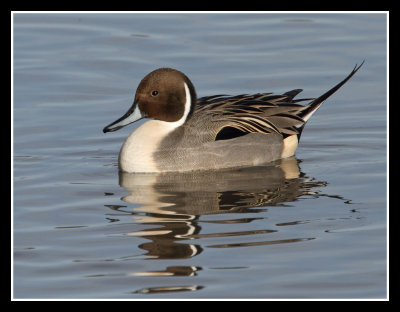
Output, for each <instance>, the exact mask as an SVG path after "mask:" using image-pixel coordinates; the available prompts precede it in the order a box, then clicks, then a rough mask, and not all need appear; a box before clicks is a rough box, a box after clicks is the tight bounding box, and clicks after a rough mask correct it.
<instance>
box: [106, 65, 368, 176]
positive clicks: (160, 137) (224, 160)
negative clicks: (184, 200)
mask: <svg viewBox="0 0 400 312" xmlns="http://www.w3.org/2000/svg"><path fill="white" fill-rule="evenodd" d="M363 63H364V62H363ZM363 63H362V64H363ZM362 64H361V65H362ZM361 65H360V66H358V67H357V66H356V67H355V68H354V69H353V71H352V72H351V73H350V74H349V75H348V76H347V77H346V78H345V79H344V80H343V81H341V82H340V83H339V84H337V85H336V86H335V87H333V88H332V89H330V90H329V91H328V92H326V93H324V94H323V95H321V96H320V97H318V98H316V99H300V100H297V99H294V97H295V96H296V95H297V94H298V93H300V92H301V90H300V89H296V90H292V91H289V92H287V93H285V94H283V95H272V94H271V93H264V94H255V95H239V96H233V97H231V96H221V95H218V96H211V97H203V98H199V99H197V98H196V92H195V89H194V86H193V84H192V83H191V82H190V80H189V79H188V78H187V77H186V76H185V75H184V74H183V73H181V72H179V71H177V70H174V69H167V68H161V69H158V70H155V71H153V72H151V73H150V74H149V75H147V76H146V77H145V78H144V79H143V80H142V81H141V83H140V84H139V86H138V89H137V92H136V95H135V100H134V103H133V105H132V107H131V108H130V109H129V110H128V112H127V113H126V114H125V115H124V116H123V117H121V118H120V119H118V120H117V121H115V122H113V123H112V124H110V125H108V126H107V127H105V128H104V129H103V131H104V132H109V131H115V130H118V129H120V128H121V127H123V126H125V125H127V124H129V123H132V122H134V121H136V120H139V119H142V118H146V117H147V118H151V120H148V121H147V122H145V123H144V124H142V125H141V126H140V127H138V128H137V129H136V130H135V131H134V132H132V133H131V135H129V137H128V138H127V139H126V140H125V142H124V144H123V146H122V148H121V151H120V154H119V167H120V169H121V170H122V171H125V172H167V171H193V170H210V169H222V168H230V167H244V166H254V165H262V164H266V163H268V162H272V161H274V160H277V159H280V158H286V157H290V156H293V155H294V153H295V151H296V149H297V146H298V143H299V139H300V135H301V132H302V130H303V128H304V125H305V123H306V122H307V121H308V119H309V118H310V117H311V115H312V114H313V113H314V112H315V111H316V110H317V109H318V108H319V107H320V105H321V104H322V103H323V102H324V101H325V100H326V98H328V97H329V96H330V95H331V94H333V93H334V92H335V91H336V90H337V89H339V88H340V87H341V86H342V85H343V84H344V83H345V82H346V81H347V80H348V79H350V78H351V77H352V76H353V75H354V73H355V72H356V71H357V70H358V69H359V68H360V67H361ZM302 101H309V103H308V104H306V105H300V104H297V103H298V102H302Z"/></svg>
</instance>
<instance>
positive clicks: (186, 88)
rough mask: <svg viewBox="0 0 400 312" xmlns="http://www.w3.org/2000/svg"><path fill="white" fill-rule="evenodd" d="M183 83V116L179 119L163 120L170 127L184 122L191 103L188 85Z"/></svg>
mask: <svg viewBox="0 0 400 312" xmlns="http://www.w3.org/2000/svg"><path fill="white" fill-rule="evenodd" d="M183 85H184V87H185V95H186V102H185V110H184V111H183V116H182V117H181V119H179V120H177V121H173V122H167V121H165V122H166V123H167V124H169V125H170V127H171V128H178V127H180V126H182V125H183V124H184V123H185V121H186V119H187V117H188V115H189V112H190V108H191V105H192V97H191V96H190V90H189V87H188V86H187V84H186V82H184V83H183Z"/></svg>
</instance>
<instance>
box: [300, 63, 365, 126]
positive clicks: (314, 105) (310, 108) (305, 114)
mask: <svg viewBox="0 0 400 312" xmlns="http://www.w3.org/2000/svg"><path fill="white" fill-rule="evenodd" d="M364 62H365V60H364V61H363V62H362V63H361V64H360V66H357V64H356V66H355V67H354V69H353V70H352V72H351V73H350V74H349V75H348V76H347V77H346V78H345V79H344V80H343V81H341V82H339V83H338V84H337V85H336V86H334V87H333V88H332V89H330V90H329V91H328V92H325V93H324V94H322V95H321V96H320V97H318V98H316V99H315V100H313V101H312V102H310V103H309V104H307V105H306V106H305V107H304V109H302V110H301V111H300V112H299V114H298V116H299V117H301V118H303V120H304V121H306V122H307V120H308V119H310V117H311V115H312V114H314V113H315V111H316V110H317V109H318V108H319V107H320V106H321V104H322V103H323V102H324V101H325V100H326V99H327V98H328V97H330V96H331V95H332V94H333V93H335V92H336V91H337V90H338V89H339V88H340V87H341V86H343V85H344V84H345V83H346V82H347V81H348V80H349V79H350V78H351V77H352V76H353V75H354V74H355V73H356V72H357V71H358V70H359V69H360V67H361V66H362V65H363V64H364Z"/></svg>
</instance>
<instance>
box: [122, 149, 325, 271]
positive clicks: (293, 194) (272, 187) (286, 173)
mask: <svg viewBox="0 0 400 312" xmlns="http://www.w3.org/2000/svg"><path fill="white" fill-rule="evenodd" d="M119 179H120V181H119V182H120V185H121V186H123V187H124V188H125V189H127V190H128V191H129V192H130V194H129V195H127V196H125V197H123V198H122V200H123V201H125V202H127V203H132V204H136V205H135V208H134V209H133V211H132V215H133V218H134V223H135V224H141V225H146V226H149V225H150V226H152V225H154V227H151V228H146V229H143V230H141V231H133V232H128V233H124V234H125V235H131V236H140V237H142V238H145V239H147V240H148V242H145V243H143V244H141V245H140V246H139V247H140V248H141V249H143V250H146V251H147V253H146V254H145V255H144V256H145V258H146V259H154V258H156V259H183V258H189V257H193V256H196V255H198V254H199V253H201V252H202V251H203V248H204V246H201V245H200V243H199V241H201V240H200V239H201V238H208V237H227V236H244V235H256V234H268V233H273V232H276V231H277V230H268V229H265V230H259V229H258V230H252V229H249V230H247V231H239V232H234V231H233V232H224V233H203V234H202V233H201V226H200V224H201V223H205V222H207V223H224V224H227V223H247V222H251V221H253V220H256V219H260V217H257V215H255V216H254V217H252V215H249V213H257V212H264V211H266V210H267V208H266V207H267V206H274V205H284V204H285V203H286V202H292V201H295V200H296V199H297V198H299V197H300V196H305V195H312V196H317V195H318V192H319V190H318V188H321V187H323V186H324V185H326V182H319V181H315V180H314V179H312V178H308V177H306V176H305V175H304V174H303V173H301V172H300V169H299V166H298V161H297V159H296V158H294V157H291V158H288V159H283V160H280V161H278V162H275V163H274V164H273V165H271V166H265V167H253V168H245V169H234V170H221V171H210V172H188V173H168V174H167V173H164V174H129V173H122V172H121V173H120V176H119ZM137 204H140V205H141V206H140V207H136V206H137ZM257 207H258V208H257ZM114 209H115V208H114ZM124 211H126V208H125V209H124ZM243 212H246V214H243V218H240V217H239V218H238V216H237V215H235V218H231V219H230V218H224V219H223V220H221V218H220V217H219V218H216V219H215V220H210V218H208V220H202V221H201V222H199V221H200V220H199V219H200V217H201V216H204V215H210V214H226V213H243ZM253 215H254V214H253ZM261 219H262V217H261ZM308 239H312V238H293V239H288V240H267V241H262V242H259V241H257V242H250V243H237V244H236V243H234V244H220V245H218V244H217V245H207V247H215V248H217V247H220V248H226V247H240V246H253V245H260V244H282V243H293V242H296V241H304V240H308ZM171 270H172V271H171V273H172V274H177V273H179V274H184V275H191V274H194V273H195V271H196V270H197V269H196V268H195V269H194V270H192V269H191V270H189V271H188V270H187V267H185V268H184V269H183V270H182V268H179V269H177V268H176V267H174V268H173V269H171ZM184 272H185V273H184ZM147 273H149V274H151V272H147ZM165 274H167V273H165Z"/></svg>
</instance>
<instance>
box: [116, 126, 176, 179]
mask: <svg viewBox="0 0 400 312" xmlns="http://www.w3.org/2000/svg"><path fill="white" fill-rule="evenodd" d="M175 128H176V125H174V123H171V122H165V121H160V120H149V121H147V122H145V123H144V124H142V125H141V126H140V127H139V128H137V129H136V130H135V131H134V132H132V133H131V135H130V136H129V137H128V138H127V139H126V140H125V142H124V144H123V145H122V148H121V151H120V154H119V166H120V169H121V170H123V171H126V172H158V171H159V169H158V168H157V166H156V164H155V162H154V158H153V154H154V152H155V151H156V150H157V147H158V146H159V144H160V142H161V140H162V139H163V138H164V137H165V136H167V135H168V133H170V132H171V131H173V130H174V129H175Z"/></svg>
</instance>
